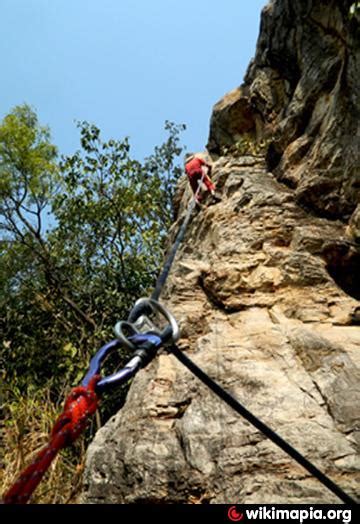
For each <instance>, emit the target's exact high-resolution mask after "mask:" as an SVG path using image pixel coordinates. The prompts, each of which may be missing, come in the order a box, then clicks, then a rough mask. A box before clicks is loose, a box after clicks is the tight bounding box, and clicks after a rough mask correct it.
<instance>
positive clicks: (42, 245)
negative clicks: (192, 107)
mask: <svg viewBox="0 0 360 524" xmlns="http://www.w3.org/2000/svg"><path fill="white" fill-rule="evenodd" d="M78 127H79V130H80V141H81V150H79V151H77V152H76V153H74V154H73V155H70V156H67V157H63V158H62V159H61V160H60V161H59V162H58V161H57V149H56V147H55V146H54V145H53V144H52V143H51V139H50V133H49V130H48V129H47V128H46V127H43V126H41V125H40V124H39V122H38V118H37V116H36V113H35V112H34V110H32V109H31V108H30V107H29V106H27V105H24V106H19V107H16V108H15V109H14V110H13V111H12V112H11V113H10V114H9V115H7V116H6V117H5V118H4V119H3V121H2V122H1V123H0V213H1V215H0V216H1V218H0V330H1V332H2V337H1V347H0V362H1V365H4V371H3V378H4V382H5V384H6V385H7V388H6V390H5V393H4V398H5V401H6V404H7V406H8V407H7V425H6V430H5V439H7V440H6V442H7V443H6V446H8V448H9V449H8V448H7V451H6V456H7V458H6V460H8V461H10V462H13V464H12V468H11V471H13V472H14V471H17V470H18V469H19V467H20V463H22V461H23V458H21V460H20V459H19V457H20V456H21V457H23V456H25V455H26V453H23V451H21V449H22V448H24V449H25V448H26V449H29V450H30V448H31V447H32V446H31V445H32V444H34V441H33V439H34V438H35V439H37V437H36V432H37V431H39V434H40V433H41V435H42V436H43V435H44V434H45V433H46V431H45V430H44V431H42V429H40V427H39V426H36V423H35V422H34V419H33V418H32V415H31V416H30V415H29V411H30V410H34V411H35V412H36V413H37V415H39V424H40V425H41V424H43V422H41V420H42V419H44V418H45V419H46V420H48V419H49V421H50V418H51V419H52V420H53V419H54V417H53V414H54V413H55V411H58V410H57V409H55V408H54V406H55V405H56V406H57V403H58V402H59V399H61V400H62V399H63V398H64V396H65V394H66V392H67V391H68V389H69V387H70V386H73V385H75V384H77V383H78V382H79V380H81V377H82V376H83V374H84V372H85V371H86V369H87V366H88V363H89V359H90V357H91V356H92V355H93V354H94V352H95V351H96V350H97V349H98V348H99V346H100V345H101V344H102V343H103V342H104V341H105V340H109V339H111V338H112V327H113V325H114V323H115V322H116V320H118V319H120V318H125V317H126V316H127V313H128V310H129V309H130V307H131V306H132V305H133V302H134V300H135V299H136V298H138V297H140V296H144V295H147V294H148V293H149V290H150V288H151V287H152V286H153V285H154V283H155V279H156V275H157V273H158V270H159V265H160V263H161V260H162V249H163V244H164V240H165V237H166V233H167V229H168V227H169V225H170V224H171V221H172V220H173V207H172V206H173V204H172V198H173V194H174V188H175V184H176V181H177V178H178V177H179V175H180V173H181V169H180V167H179V166H178V165H177V157H178V156H179V155H180V154H181V152H182V147H181V145H180V138H179V137H180V132H181V131H182V130H183V129H184V126H178V125H175V124H173V123H170V122H166V124H165V131H166V134H167V138H166V140H165V141H164V143H163V144H162V145H160V146H158V147H156V148H155V150H154V153H153V154H152V155H150V156H149V157H147V158H145V159H144V160H143V161H139V160H136V159H134V158H132V157H131V155H130V144H129V140H128V139H127V138H125V139H123V140H115V139H110V140H108V141H104V140H103V139H102V137H101V133H100V130H99V129H98V128H97V127H96V126H95V125H91V124H89V123H87V122H81V123H79V124H78ZM49 215H50V219H49ZM125 357H126V358H127V355H125V354H118V355H115V356H114V357H113V360H110V362H109V363H108V366H113V367H111V371H112V372H113V371H114V370H115V369H114V367H115V366H121V365H122V364H123V361H124V358H125ZM29 388H30V389H29ZM39 392H40V393H39ZM45 394H46V399H47V400H46V401H44V402H43V406H42V408H41V398H42V397H44V395H45ZM123 395H124V392H123V391H120V393H118V394H116V396H115V397H112V398H111V405H110V402H109V401H108V402H105V417H104V418H105V419H106V418H107V416H108V415H109V414H110V412H111V411H113V410H114V409H115V408H116V407H118V405H119V403H121V402H122V401H123ZM114 403H115V404H114ZM103 412H104V404H103ZM28 415H29V417H28ZM50 415H51V416H50ZM103 416H104V415H103ZM27 417H28V418H27ZM34 417H35V415H34ZM43 427H44V426H41V428H43ZM47 427H48V426H47ZM19 428H20V429H19ZM21 428H23V429H21ZM34 428H35V429H34ZM36 428H37V429H36ZM24 439H25V440H24ZM40 440H41V439H40V438H39V442H40ZM11 442H12V443H13V447H11ZM36 442H37V440H36ZM36 442H35V444H36ZM19 446H20V448H21V449H20V448H19V449H17V448H18V447H19ZM36 446H37V444H36ZM36 446H35V447H36ZM69 453H70V455H69V458H68V460H69V462H68V471H67V473H65V472H62V473H59V474H58V475H57V478H58V480H59V479H60V478H61V479H63V481H64V482H65V480H64V479H65V477H66V478H67V479H68V480H69V479H73V478H74V477H73V475H75V477H76V475H77V473H76V471H77V470H76V466H74V460H73V456H72V455H71V452H69ZM70 464H71V466H70ZM56 467H57V466H56ZM6 471H7V473H6V475H7V477H6V479H8V476H9V475H10V473H9V471H10V470H8V469H6ZM59 471H60V470H59ZM76 478H77V477H76ZM6 479H5V480H6ZM68 496H69V497H70V494H68ZM50 498H51V497H50ZM50 498H49V497H46V496H45V498H43V499H42V500H43V501H49V500H50ZM55 499H56V497H55V498H54V499H53V500H55ZM56 500H57V499H56ZM62 500H63V499H62ZM57 501H59V500H57Z"/></svg>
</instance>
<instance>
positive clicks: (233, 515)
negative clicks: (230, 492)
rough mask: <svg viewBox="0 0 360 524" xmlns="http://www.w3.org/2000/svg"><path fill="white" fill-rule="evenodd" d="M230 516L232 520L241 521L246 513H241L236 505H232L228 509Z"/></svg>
mask: <svg viewBox="0 0 360 524" xmlns="http://www.w3.org/2000/svg"><path fill="white" fill-rule="evenodd" d="M228 517H229V519H230V520H231V521H232V522H239V521H240V520H242V519H243V518H244V513H239V512H238V511H237V509H236V506H230V508H229V509H228Z"/></svg>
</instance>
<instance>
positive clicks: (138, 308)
mask: <svg viewBox="0 0 360 524" xmlns="http://www.w3.org/2000/svg"><path fill="white" fill-rule="evenodd" d="M149 312H150V314H151V313H160V314H161V315H162V316H163V317H164V318H165V320H166V321H167V323H168V326H166V327H165V329H162V330H161V328H159V327H158V326H157V325H156V324H154V322H153V321H152V320H151V319H150V318H149ZM125 330H127V331H133V333H134V334H135V335H136V334H139V333H145V332H149V331H152V332H154V333H157V334H158V335H159V336H160V337H161V338H162V339H163V340H164V342H167V341H169V340H170V341H171V342H172V343H175V342H177V341H178V340H179V338H180V330H179V326H178V323H177V322H176V320H175V318H174V317H173V315H172V314H171V313H170V312H169V311H168V310H167V309H166V308H165V307H164V306H162V305H161V304H160V303H159V302H157V301H156V300H154V299H152V298H139V299H138V300H137V301H136V302H135V305H134V307H133V309H132V310H131V312H130V315H129V319H128V321H120V322H117V324H116V325H115V328H114V331H115V334H116V336H117V338H118V339H120V340H121V342H122V343H123V344H124V345H125V346H126V347H127V348H129V349H135V346H134V344H133V343H132V342H131V340H129V337H128V335H126V334H125Z"/></svg>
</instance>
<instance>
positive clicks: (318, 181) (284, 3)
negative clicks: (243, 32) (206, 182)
mask: <svg viewBox="0 0 360 524" xmlns="http://www.w3.org/2000/svg"><path fill="white" fill-rule="evenodd" d="M353 3H354V2H353V1H351V0H329V1H327V2H324V1H322V0H295V1H294V0H274V1H272V2H270V3H269V5H268V6H267V7H265V8H264V10H263V12H262V18H261V28H260V37H259V40H258V43H257V49H256V56H255V59H254V61H253V62H252V63H251V64H250V66H249V69H248V72H247V74H246V78H245V82H244V84H243V85H242V86H241V87H240V88H238V89H236V90H234V91H232V92H231V93H229V94H228V95H226V96H225V97H224V99H222V100H221V101H220V102H219V103H218V104H216V106H215V108H214V112H213V115H212V120H211V129H210V138H209V143H208V149H209V151H210V152H213V153H216V154H222V152H223V150H224V147H229V146H231V145H234V144H236V142H237V141H238V140H239V138H240V137H241V136H242V135H243V134H244V133H248V134H250V136H253V137H257V138H258V139H266V140H268V141H269V148H268V152H267V160H268V167H269V168H270V169H271V170H272V171H273V172H274V173H275V174H276V176H277V178H278V179H279V180H281V181H283V182H285V183H286V184H288V185H289V186H290V187H292V188H294V189H296V191H295V193H296V197H297V200H298V201H299V202H301V203H302V204H303V205H308V206H309V207H310V208H311V209H312V210H314V211H316V212H317V213H319V214H321V215H322V216H325V217H328V218H341V217H343V216H344V215H346V216H349V215H351V213H352V212H353V211H354V208H355V207H356V204H357V203H358V202H359V200H360V173H359V165H360V148H359V144H360V125H359V119H360V90H359V77H360V52H359V49H360V26H359V21H358V20H357V19H355V17H351V16H350V15H349V11H350V8H351V5H352V4H353Z"/></svg>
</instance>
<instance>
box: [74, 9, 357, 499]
mask: <svg viewBox="0 0 360 524" xmlns="http://www.w3.org/2000/svg"><path fill="white" fill-rule="evenodd" d="M348 4H349V5H348ZM350 4H351V2H346V1H343V0H342V1H338V2H335V1H334V0H330V1H328V2H326V4H324V3H323V2H321V1H320V0H307V1H306V0H292V1H290V0H275V1H273V2H271V3H270V4H269V6H267V7H266V8H265V9H264V12H263V15H262V28H261V33H260V38H259V42H258V47H257V53H256V58H255V60H254V62H253V63H252V64H251V66H250V68H249V71H248V74H247V77H246V81H245V85H244V86H242V87H241V88H239V89H237V90H235V91H233V92H232V93H231V94H230V95H227V96H226V97H225V98H224V99H223V100H222V101H221V102H220V103H218V104H217V105H216V106H215V108H214V113H213V117H212V124H211V131H210V140H209V149H210V150H211V152H212V154H213V159H214V164H213V175H214V176H213V178H214V180H215V182H216V184H217V188H218V190H219V192H220V193H221V194H222V201H221V202H220V203H217V204H215V205H211V206H210V205H209V206H208V207H206V208H204V209H202V210H201V211H197V212H196V213H194V216H193V219H192V221H191V223H190V226H189V228H188V231H187V235H186V238H185V241H184V243H183V244H182V246H181V248H180V250H179V252H178V255H177V257H176V260H175V264H174V267H173V270H172V273H171V275H170V278H169V280H168V284H167V287H166V289H165V291H164V293H163V295H162V300H163V301H164V303H166V305H167V306H168V307H169V309H170V310H171V311H172V312H173V313H174V314H175V316H176V317H177V319H178V321H179V322H180V326H181V332H182V337H181V341H180V347H181V348H182V349H183V351H185V352H187V354H188V355H189V356H190V357H191V358H192V359H193V360H194V361H195V362H196V363H197V364H198V365H200V366H201V367H202V368H203V369H204V370H205V371H206V372H207V373H208V374H209V375H210V376H212V377H213V378H214V379H215V380H217V381H218V382H219V383H220V384H221V385H222V386H224V387H225V388H226V389H227V390H228V391H229V392H231V393H232V394H233V395H234V396H236V397H237V398H238V399H239V400H240V401H241V402H242V403H243V404H244V405H245V406H246V407H247V408H248V409H250V410H251V411H252V412H253V413H254V414H256V415H257V416H258V417H260V418H261V419H262V420H263V421H264V422H266V423H267V424H268V425H269V426H270V427H272V428H273V429H274V430H276V431H277V432H278V433H279V434H280V435H281V436H282V437H283V438H285V439H286V440H288V442H289V443H291V444H292V445H293V446H294V447H296V448H297V449H298V450H299V451H301V452H302V453H303V454H304V455H305V456H306V457H307V458H308V459H310V460H312V461H313V462H314V464H316V465H317V466H318V467H319V468H320V469H322V470H323V471H324V472H326V473H327V474H328V476H330V477H331V478H332V479H333V480H334V481H335V482H337V483H338V484H339V485H340V486H341V487H342V488H343V489H344V490H345V491H347V492H348V493H349V494H350V495H352V496H353V497H357V496H358V495H359V485H360V458H359V447H360V302H359V299H360V277H359V274H360V271H359V268H360V250H359V227H360V225H359V223H360V222H359V207H356V204H357V203H358V201H359V198H358V196H356V195H358V193H356V192H357V191H359V186H358V185H357V183H358V182H357V180H356V176H357V174H358V169H359V157H358V155H359V152H358V146H359V125H358V116H359V108H360V104H359V92H360V91H359V89H358V87H359V86H358V78H359V75H358V74H355V73H356V70H358V69H359V64H360V61H359V51H358V50H357V51H356V52H357V55H355V47H356V46H355V39H356V38H357V37H358V36H357V35H358V32H357V27H356V26H353V22H350V21H348V20H347V18H346V16H347V12H348V11H346V9H349V7H350ZM358 49H359V46H358ZM316 58H317V59H316ZM358 72H359V71H358ZM356 82H357V85H355V83H356ZM305 116H306V117H305ZM269 130H272V131H271V132H270V131H269ZM272 132H273V133H274V137H275V139H274V140H272V141H268V140H267V139H266V136H267V135H266V133H268V134H269V136H270V133H272ZM255 136H257V137H260V138H263V139H264V138H265V142H264V143H265V146H264V155H263V156H261V155H260V154H256V155H255V154H245V152H244V151H240V152H239V148H237V147H234V146H236V144H237V143H238V142H239V141H241V140H245V139H244V137H245V138H246V140H245V142H246V144H247V143H248V142H249V141H250V140H251V139H252V140H253V139H254V137H255ZM356 140H357V142H356ZM245 142H243V143H245ZM356 144H357V145H356ZM249 149H250V152H251V151H252V152H253V153H254V148H252V147H250V146H249ZM350 151H351V154H349V152H350ZM215 153H216V156H215ZM306 166H307V167H306ZM328 166H329V167H335V168H336V170H335V171H332V172H331V175H329V173H326V172H325V171H319V170H318V168H320V167H321V168H323V167H328ZM339 167H341V168H342V170H341V171H340V170H337V169H338V168H339ZM190 196H191V195H190V190H189V188H188V187H187V182H186V180H182V181H181V182H180V184H179V191H178V209H179V216H178V220H177V223H176V224H175V225H174V228H173V230H172V233H171V239H170V240H173V239H174V236H175V233H176V230H177V228H178V226H179V224H180V223H181V221H182V219H183V217H184V214H185V211H186V207H187V205H188V203H189V200H190ZM83 502H86V503H96V504H99V503H159V502H160V503H161V502H164V503H187V504H192V503H240V504H241V503H248V504H250V503H312V504H314V503H337V502H338V499H337V497H336V496H334V495H332V494H331V492H329V491H328V490H327V489H326V488H324V487H323V486H322V485H321V484H320V483H319V482H318V481H317V480H315V479H314V478H312V477H311V476H310V475H309V474H308V473H307V472H306V471H304V470H303V469H302V468H301V467H300V466H299V465H297V464H296V463H295V462H294V461H293V460H292V459H290V458H289V457H288V456H287V455H285V454H284V453H283V452H282V451H281V450H279V449H278V448H276V446H275V445H274V444H272V443H271V442H270V441H269V440H267V439H266V438H265V437H264V436H263V435H262V434H260V433H259V432H258V431H257V430H255V429H254V428H253V427H252V426H250V425H249V424H248V423H247V422H245V421H244V420H242V419H241V418H240V417H239V416H237V415H236V414H234V413H233V412H232V411H231V410H230V408H228V407H226V406H225V405H224V404H223V403H222V402H221V401H220V400H218V399H217V398H216V397H215V396H214V395H213V394H212V393H211V392H210V391H208V390H207V389H206V388H205V386H203V385H202V384H201V383H199V381H198V380H197V379H196V378H194V377H193V376H192V375H191V374H190V373H189V372H188V371H187V370H186V369H185V368H184V367H182V365H181V364H180V363H179V362H178V361H177V360H175V358H174V357H173V356H171V355H168V354H166V353H165V352H164V353H161V354H160V355H158V357H157V358H156V359H155V360H154V361H153V362H152V363H151V364H150V365H149V366H148V367H147V368H146V369H144V370H142V371H141V372H140V373H138V375H137V376H136V378H135V380H134V382H133V384H132V385H131V388H130V391H129V394H128V398H127V401H126V404H125V406H124V407H123V409H122V410H121V411H120V412H119V413H117V414H116V415H115V416H114V417H113V418H112V419H111V420H110V421H109V422H108V423H107V424H106V425H105V426H104V427H103V428H101V429H100V431H99V432H98V433H97V435H96V438H95V439H94V441H93V443H92V444H91V446H90V447H89V450H88V454H87V464H86V471H85V478H84V492H83Z"/></svg>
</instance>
